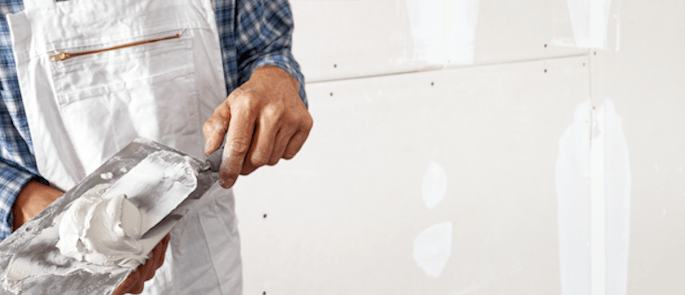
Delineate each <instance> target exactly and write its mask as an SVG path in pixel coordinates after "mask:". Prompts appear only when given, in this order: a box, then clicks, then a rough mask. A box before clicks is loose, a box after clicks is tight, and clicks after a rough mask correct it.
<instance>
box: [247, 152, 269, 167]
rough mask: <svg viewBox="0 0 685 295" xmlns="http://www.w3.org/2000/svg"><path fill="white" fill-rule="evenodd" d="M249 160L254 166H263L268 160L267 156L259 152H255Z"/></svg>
mask: <svg viewBox="0 0 685 295" xmlns="http://www.w3.org/2000/svg"><path fill="white" fill-rule="evenodd" d="M250 162H252V166H254V167H260V166H264V164H266V163H268V162H269V157H268V156H265V155H264V154H263V153H261V152H256V153H254V155H252V157H251V158H250Z"/></svg>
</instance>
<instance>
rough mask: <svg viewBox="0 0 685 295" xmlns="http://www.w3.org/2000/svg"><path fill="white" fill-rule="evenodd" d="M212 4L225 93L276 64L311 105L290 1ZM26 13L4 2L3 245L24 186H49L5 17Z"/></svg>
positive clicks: (0, 27) (16, 1)
mask: <svg viewBox="0 0 685 295" xmlns="http://www.w3.org/2000/svg"><path fill="white" fill-rule="evenodd" d="M58 1H59V0H58ZM212 2H213V3H214V12H215V14H216V22H217V25H218V28H219V40H220V43H221V51H222V58H223V66H224V74H225V81H226V89H227V91H228V92H229V93H230V92H231V91H232V90H233V89H235V88H236V87H238V86H240V85H241V84H242V83H244V82H245V81H247V79H249V78H250V76H251V75H252V72H253V71H254V70H255V69H256V68H258V67H260V66H264V65H275V66H278V67H280V68H282V69H284V70H285V71H286V72H288V73H290V74H291V75H292V76H293V77H295V79H296V80H297V82H298V83H299V84H300V97H301V98H302V100H303V101H304V102H305V104H307V98H306V95H305V92H304V77H303V76H302V73H300V68H299V65H298V64H297V62H296V61H295V59H294V58H293V56H292V53H291V51H290V48H291V45H290V43H291V37H292V31H293V20H292V13H291V11H290V6H289V4H288V1H287V0H270V1H264V0H213V1H212ZM23 9H24V4H23V2H22V0H0V12H2V13H1V14H0V95H1V96H2V100H0V240H2V239H4V238H6V237H7V236H8V235H9V234H10V233H11V232H12V214H11V213H12V212H11V209H12V205H13V204H14V200H15V198H16V196H17V194H18V193H19V191H20V190H21V189H22V188H23V186H24V185H25V184H26V183H27V182H28V181H29V180H31V179H34V180H38V181H41V182H43V183H46V184H47V181H45V180H44V179H43V178H41V177H40V175H39V173H38V168H37V167H36V158H35V156H34V151H33V143H32V141H31V134H30V133H29V127H28V122H27V119H26V113H25V111H24V105H23V104H22V100H21V94H20V92H19V82H18V80H17V70H16V66H15V62H14V56H13V54H12V47H11V43H10V33H9V27H8V25H7V18H6V17H5V15H6V14H8V13H17V12H20V11H22V10H23Z"/></svg>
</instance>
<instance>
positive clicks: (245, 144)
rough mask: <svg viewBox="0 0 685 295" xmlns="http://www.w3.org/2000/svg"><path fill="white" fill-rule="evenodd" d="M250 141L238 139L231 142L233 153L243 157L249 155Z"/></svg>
mask: <svg viewBox="0 0 685 295" xmlns="http://www.w3.org/2000/svg"><path fill="white" fill-rule="evenodd" d="M250 142H251V141H250V139H247V138H236V139H234V140H233V142H231V153H233V154H238V155H242V154H245V153H247V150H248V149H249V148H250Z"/></svg>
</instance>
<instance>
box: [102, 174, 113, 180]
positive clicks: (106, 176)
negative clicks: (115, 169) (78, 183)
mask: <svg viewBox="0 0 685 295" xmlns="http://www.w3.org/2000/svg"><path fill="white" fill-rule="evenodd" d="M112 177H114V174H112V172H107V173H102V174H100V178H102V179H104V180H110V179H112Z"/></svg>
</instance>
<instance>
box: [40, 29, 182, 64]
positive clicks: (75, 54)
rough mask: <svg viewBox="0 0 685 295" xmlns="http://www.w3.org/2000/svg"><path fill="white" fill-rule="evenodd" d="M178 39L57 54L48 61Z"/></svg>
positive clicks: (147, 41) (177, 35)
mask: <svg viewBox="0 0 685 295" xmlns="http://www.w3.org/2000/svg"><path fill="white" fill-rule="evenodd" d="M178 38H181V34H176V35H174V36H170V37H164V38H159V39H153V40H145V41H138V42H133V43H128V44H123V45H118V46H114V47H109V48H103V49H99V50H92V51H84V52H76V53H68V52H58V53H57V54H55V55H51V56H50V61H51V62H58V61H63V60H66V59H69V58H72V57H77V56H83V55H89V54H95V53H100V52H105V51H111V50H117V49H122V48H127V47H133V46H138V45H143V44H148V43H154V42H159V41H164V40H169V39H178Z"/></svg>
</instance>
